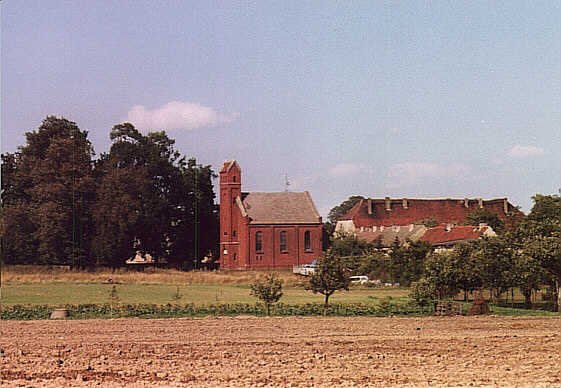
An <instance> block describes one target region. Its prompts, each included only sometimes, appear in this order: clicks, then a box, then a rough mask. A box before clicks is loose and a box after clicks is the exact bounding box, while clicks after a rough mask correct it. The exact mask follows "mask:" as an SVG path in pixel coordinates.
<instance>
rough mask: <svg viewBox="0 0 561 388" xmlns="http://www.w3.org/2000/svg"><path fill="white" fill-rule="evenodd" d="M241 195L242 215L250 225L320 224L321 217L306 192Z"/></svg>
mask: <svg viewBox="0 0 561 388" xmlns="http://www.w3.org/2000/svg"><path fill="white" fill-rule="evenodd" d="M243 194H244V196H243V199H242V201H241V202H242V203H241V204H242V205H243V208H242V209H241V210H242V214H243V213H244V211H245V213H246V214H247V215H248V216H249V217H250V219H251V221H250V222H251V223H252V224H317V223H321V216H320V215H319V213H318V211H317V209H316V207H315V205H314V203H313V201H312V198H311V197H310V194H309V193H308V192H307V191H304V192H301V193H293V192H279V193H243ZM239 205H240V203H238V206H239Z"/></svg>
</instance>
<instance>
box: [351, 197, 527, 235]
mask: <svg viewBox="0 0 561 388" xmlns="http://www.w3.org/2000/svg"><path fill="white" fill-rule="evenodd" d="M479 209H486V210H488V211H490V212H492V213H494V214H496V215H497V216H498V217H499V218H500V219H501V220H504V219H505V218H506V213H505V210H506V211H508V213H509V214H511V213H512V214H515V215H516V216H522V215H523V213H522V212H520V210H518V209H517V208H516V207H514V206H513V205H512V204H510V203H509V202H508V200H507V199H506V198H499V199H491V200H481V199H474V198H470V199H467V198H466V199H460V198H456V199H453V198H441V199H425V198H410V199H408V198H401V199H397V198H393V199H390V198H387V199H363V200H360V201H359V202H357V204H356V205H355V206H354V207H353V208H352V209H351V210H349V211H348V212H347V214H345V215H344V216H343V217H341V218H340V220H352V221H353V223H354V225H355V227H356V228H360V227H367V226H381V225H384V226H392V225H409V224H415V223H420V222H421V221H423V220H425V219H428V218H434V219H435V220H436V222H437V223H439V224H440V223H462V222H464V221H465V219H466V217H467V216H468V215H469V214H470V213H472V212H474V211H477V210H479Z"/></svg>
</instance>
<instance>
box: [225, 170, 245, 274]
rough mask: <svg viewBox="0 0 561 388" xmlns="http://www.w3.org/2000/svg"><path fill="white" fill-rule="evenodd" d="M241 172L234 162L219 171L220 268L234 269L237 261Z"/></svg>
mask: <svg viewBox="0 0 561 388" xmlns="http://www.w3.org/2000/svg"><path fill="white" fill-rule="evenodd" d="M241 180H242V172H241V169H240V166H239V165H238V162H236V161H235V160H230V161H225V162H224V164H223V165H222V169H221V170H220V266H221V268H234V267H236V265H235V262H236V261H237V260H239V259H240V258H239V252H238V250H239V240H238V235H239V232H240V231H239V230H237V229H238V227H239V224H240V220H239V211H235V207H236V206H237V204H236V198H238V197H239V198H240V199H239V200H241V191H242V183H241Z"/></svg>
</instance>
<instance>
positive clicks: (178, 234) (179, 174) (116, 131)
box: [93, 123, 218, 268]
mask: <svg viewBox="0 0 561 388" xmlns="http://www.w3.org/2000/svg"><path fill="white" fill-rule="evenodd" d="M111 140H112V141H113V144H112V146H111V149H110V152H109V153H108V154H104V155H102V158H101V160H100V161H99V163H98V165H97V167H96V170H97V171H96V175H97V179H98V191H97V200H96V203H95V206H94V210H93V215H94V220H95V226H96V234H95V238H94V244H93V245H94V249H95V252H96V256H97V259H98V263H99V264H104V265H110V266H121V265H123V264H124V262H125V260H126V259H127V258H129V257H131V256H132V255H134V252H135V251H136V250H139V251H141V252H144V253H149V254H151V255H152V256H153V257H155V258H156V260H161V259H165V260H167V261H168V262H171V263H172V264H173V265H175V266H181V267H187V268H190V267H193V266H197V263H198V260H199V259H200V258H201V257H202V256H204V255H205V254H206V253H207V252H208V251H209V250H214V249H216V248H215V246H216V241H217V238H218V218H217V213H216V206H215V205H214V191H213V186H212V179H213V178H214V176H215V175H214V173H213V171H212V169H211V168H210V166H202V165H199V164H197V163H196V161H195V160H194V159H189V160H186V158H185V157H183V156H181V154H180V153H179V152H178V151H176V150H175V149H174V143H175V141H174V140H173V139H171V138H169V137H168V136H167V135H166V133H165V132H163V131H161V132H150V133H148V134H147V135H143V134H141V133H140V132H139V131H138V130H137V129H136V128H134V126H133V125H132V124H130V123H123V124H119V125H116V126H114V127H113V129H112V131H111ZM109 215H110V216H109Z"/></svg>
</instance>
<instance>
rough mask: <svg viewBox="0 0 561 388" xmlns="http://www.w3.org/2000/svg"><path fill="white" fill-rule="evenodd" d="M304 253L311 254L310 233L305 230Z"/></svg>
mask: <svg viewBox="0 0 561 388" xmlns="http://www.w3.org/2000/svg"><path fill="white" fill-rule="evenodd" d="M304 251H306V252H311V251H312V241H311V239H310V231H309V230H307V231H305V232H304Z"/></svg>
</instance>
